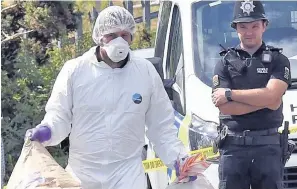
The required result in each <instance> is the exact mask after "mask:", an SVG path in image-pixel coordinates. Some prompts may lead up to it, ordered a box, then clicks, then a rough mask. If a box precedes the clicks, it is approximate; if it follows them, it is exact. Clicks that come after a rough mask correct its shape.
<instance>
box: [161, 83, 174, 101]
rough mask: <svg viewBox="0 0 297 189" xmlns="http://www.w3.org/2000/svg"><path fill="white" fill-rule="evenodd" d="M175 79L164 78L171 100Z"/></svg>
mask: <svg viewBox="0 0 297 189" xmlns="http://www.w3.org/2000/svg"><path fill="white" fill-rule="evenodd" d="M174 83H175V79H164V81H163V85H164V88H165V90H166V93H167V95H168V97H169V99H170V100H173V88H172V86H173V84H174Z"/></svg>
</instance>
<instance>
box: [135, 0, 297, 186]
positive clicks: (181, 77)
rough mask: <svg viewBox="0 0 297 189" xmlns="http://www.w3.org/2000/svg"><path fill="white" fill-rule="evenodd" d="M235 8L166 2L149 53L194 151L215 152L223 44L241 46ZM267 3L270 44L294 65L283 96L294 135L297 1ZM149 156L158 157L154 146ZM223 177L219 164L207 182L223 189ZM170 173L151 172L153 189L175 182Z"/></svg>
mask: <svg viewBox="0 0 297 189" xmlns="http://www.w3.org/2000/svg"><path fill="white" fill-rule="evenodd" d="M233 4H234V1H205V0H203V1H199V0H170V1H163V2H161V4H160V11H159V20H158V29H157V34H156V41H155V47H154V49H149V50H146V53H145V54H146V56H147V55H148V54H149V53H148V51H150V52H151V54H154V58H151V59H150V60H151V61H152V62H153V63H154V65H155V67H156V69H157V70H158V72H159V74H160V76H161V77H162V78H163V79H164V82H165V83H166V84H165V85H167V86H166V90H167V92H168V95H169V96H170V98H171V100H172V102H173V106H174V108H175V110H176V115H177V118H176V120H177V122H176V124H177V126H178V127H179V128H183V129H185V128H186V130H187V131H186V132H182V133H183V136H180V137H181V139H182V141H183V142H184V144H185V145H186V147H188V149H189V150H196V149H199V148H204V147H209V146H210V145H211V141H212V140H213V137H214V136H215V134H216V127H217V126H218V123H219V111H218V109H217V108H216V107H215V106H214V105H213V103H212V101H211V91H212V88H211V85H212V77H213V69H214V66H215V64H216V62H217V61H218V60H219V59H220V58H221V57H220V56H219V52H220V51H221V50H222V49H221V48H220V46H219V44H222V45H223V46H225V47H232V46H235V45H237V44H238V43H239V40H238V37H237V33H236V31H235V30H234V29H232V28H231V27H230V22H231V20H232V15H233ZM263 4H264V7H265V11H266V15H267V17H268V19H269V20H270V24H269V26H268V28H267V30H266V32H265V33H264V41H265V42H266V44H268V45H272V46H275V47H280V48H283V54H285V55H286V56H287V57H289V59H290V62H291V75H292V86H291V87H290V88H289V89H288V91H287V92H286V94H285V95H284V97H283V103H284V106H283V113H284V121H288V122H289V123H290V129H291V130H292V129H293V128H294V127H296V126H297V1H263ZM152 51H154V53H153V52H152ZM135 53H138V52H137V51H136V52H135ZM146 58H149V57H146ZM168 83H172V85H169V86H168ZM185 120H186V121H185ZM295 136H296V135H295ZM292 137H293V139H294V138H297V137H294V136H293V135H291V138H292ZM147 156H148V158H153V157H154V153H152V149H151V147H150V145H149V146H148V155H147ZM217 172H218V171H217V162H214V164H213V165H212V166H210V167H209V170H207V173H208V176H207V178H205V179H206V180H208V181H210V182H211V184H212V188H209V189H215V188H218V173H217ZM170 174H171V173H170V171H156V172H149V173H148V175H149V186H148V188H153V189H163V188H166V186H167V185H168V183H170V182H171V181H172V180H170V176H171V175H170ZM284 186H285V188H297V157H296V154H294V153H293V155H292V156H291V159H290V160H289V162H288V163H287V165H286V169H285V176H284Z"/></svg>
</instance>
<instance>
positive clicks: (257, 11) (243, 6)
mask: <svg viewBox="0 0 297 189" xmlns="http://www.w3.org/2000/svg"><path fill="white" fill-rule="evenodd" d="M257 20H265V21H266V23H267V24H268V19H267V17H266V16H265V10H264V7H263V4H262V3H261V1H252V0H244V1H236V2H235V6H234V12H233V21H232V23H231V27H232V28H234V29H235V28H236V23H240V22H254V21H257Z"/></svg>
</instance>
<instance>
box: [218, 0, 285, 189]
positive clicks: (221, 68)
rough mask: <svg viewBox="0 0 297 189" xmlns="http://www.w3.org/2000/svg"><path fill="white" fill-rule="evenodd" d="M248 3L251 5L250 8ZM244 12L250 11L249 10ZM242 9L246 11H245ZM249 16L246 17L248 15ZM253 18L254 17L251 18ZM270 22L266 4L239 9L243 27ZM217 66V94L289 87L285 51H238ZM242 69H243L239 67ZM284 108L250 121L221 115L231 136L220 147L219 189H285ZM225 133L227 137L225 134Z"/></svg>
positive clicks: (265, 48)
mask: <svg viewBox="0 0 297 189" xmlns="http://www.w3.org/2000/svg"><path fill="white" fill-rule="evenodd" d="M243 2H251V3H250V5H245V4H244V3H243ZM244 6H247V7H246V9H248V8H251V7H252V9H253V11H251V10H252V9H249V10H245V8H244ZM240 7H242V8H240ZM244 10H245V11H244ZM247 12H249V13H250V14H248V13H247ZM255 20H267V19H266V18H265V12H264V9H263V6H262V4H261V2H259V1H253V2H252V1H247V0H246V1H240V2H236V3H235V9H234V20H233V22H232V24H231V27H233V28H235V27H236V23H238V22H252V21H255ZM221 55H222V56H223V58H222V60H221V61H220V62H218V63H217V64H216V67H215V70H214V77H213V89H215V88H230V89H237V90H240V89H243V90H244V89H254V88H264V87H266V85H267V83H268V81H269V79H280V80H282V81H284V82H286V83H288V84H290V63H289V60H288V58H287V57H285V56H284V55H283V54H281V51H280V49H278V48H274V47H271V46H267V45H266V44H265V43H264V42H263V43H262V46H261V47H260V48H259V49H258V50H257V51H256V52H255V53H254V54H253V55H252V56H251V55H250V54H249V53H248V52H246V51H244V50H243V49H241V48H240V46H239V45H238V46H237V47H235V48H232V49H231V50H228V51H225V52H222V53H221ZM240 64H241V65H243V66H242V67H241V69H240V66H239V65H240ZM282 122H283V114H282V105H281V106H280V107H279V108H278V109H277V110H275V111H273V110H270V109H268V108H265V109H261V110H258V111H255V112H251V113H248V114H245V115H236V116H235V115H223V114H220V125H221V129H223V128H228V129H227V130H225V129H223V130H224V131H225V132H227V133H228V134H227V135H225V134H224V136H223V137H222V138H223V139H224V140H222V141H223V142H222V143H221V145H220V146H219V150H220V155H221V156H220V162H219V163H220V164H219V179H220V184H219V188H220V189H250V187H252V188H253V189H280V188H282V173H283V167H284V165H283V162H282V158H283V157H282V149H281V144H280V135H279V133H278V128H279V127H280V126H281V125H282ZM221 133H222V132H221Z"/></svg>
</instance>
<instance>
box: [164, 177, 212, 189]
mask: <svg viewBox="0 0 297 189" xmlns="http://www.w3.org/2000/svg"><path fill="white" fill-rule="evenodd" d="M213 188H214V187H213V186H212V185H211V184H210V182H208V180H207V179H206V178H205V177H204V176H198V177H197V179H196V180H195V181H192V182H186V183H172V184H170V185H169V186H167V187H166V189H213Z"/></svg>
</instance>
